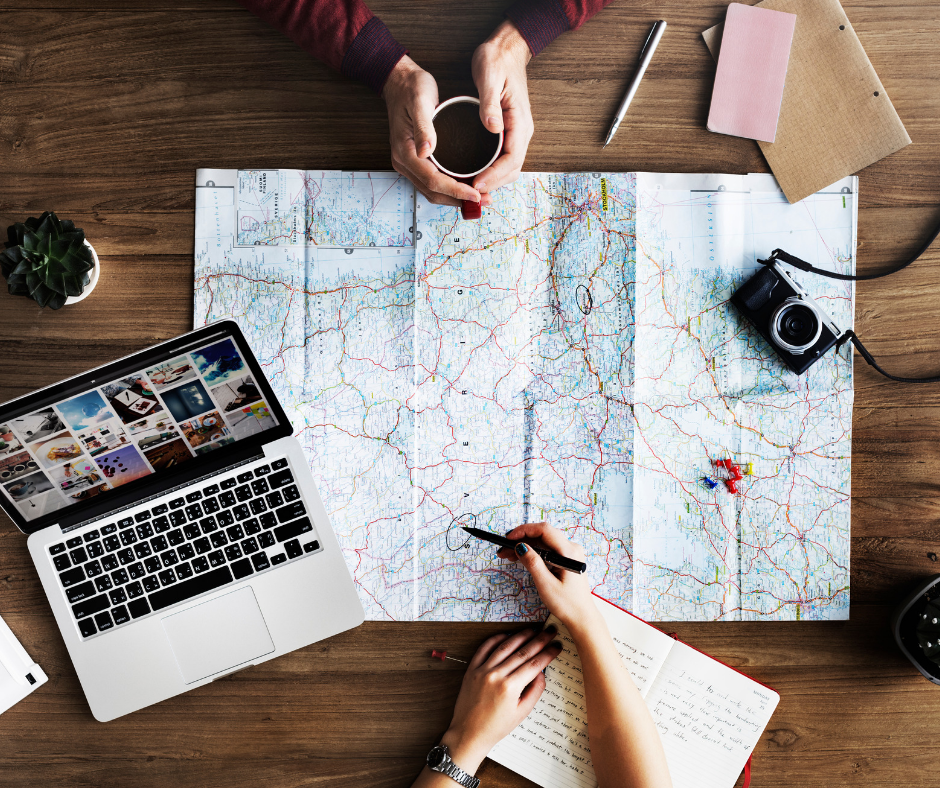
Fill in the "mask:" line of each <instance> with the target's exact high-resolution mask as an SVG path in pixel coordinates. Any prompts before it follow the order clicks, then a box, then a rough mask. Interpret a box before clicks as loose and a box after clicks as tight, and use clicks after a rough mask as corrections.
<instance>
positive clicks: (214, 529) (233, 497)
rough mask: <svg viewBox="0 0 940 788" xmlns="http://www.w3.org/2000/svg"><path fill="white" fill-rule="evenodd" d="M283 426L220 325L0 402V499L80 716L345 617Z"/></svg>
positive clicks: (333, 551) (221, 667) (152, 694)
mask: <svg viewBox="0 0 940 788" xmlns="http://www.w3.org/2000/svg"><path fill="white" fill-rule="evenodd" d="M291 433H292V428H291V424H290V422H289V421H288V419H287V416H286V415H285V413H284V411H283V409H282V407H281V405H280V404H279V403H278V401H277V398H276V397H275V396H274V392H273V391H272V390H271V386H270V385H269V383H268V381H267V379H266V377H265V375H264V373H263V372H262V370H261V367H260V366H259V364H258V362H257V360H256V359H255V357H254V356H253V354H252V353H251V350H250V348H249V347H248V345H247V343H246V342H245V339H244V337H243V336H242V333H241V331H240V330H239V328H238V326H237V325H236V324H235V323H233V322H230V321H224V322H219V323H214V324H212V325H209V326H206V327H205V328H201V329H199V330H197V331H193V332H191V333H189V334H185V335H183V336H181V337H178V338H176V339H173V340H171V341H169V342H165V343H163V344H160V345H157V346H155V347H152V348H149V349H147V350H143V351H141V352H139V353H135V354H134V355H132V356H128V357H126V358H123V359H120V360H118V361H115V362H113V363H111V364H107V365H105V366H103V367H99V368H97V369H94V370H92V371H91V372H88V373H85V374H83V375H79V376H77V377H74V378H71V379H69V380H66V381H63V382H62V383H59V384H56V385H54V386H50V387H48V388H45V389H41V390H39V391H37V392H34V393H32V394H28V395H26V396H25V397H20V398H19V399H16V400H13V401H12V402H8V403H6V404H3V405H0V506H2V508H3V510H4V511H5V512H6V513H7V514H8V515H9V516H10V517H11V518H12V519H13V522H14V523H15V524H16V525H17V527H18V528H19V529H20V530H21V531H23V532H24V533H27V534H29V551H30V554H31V556H32V558H33V562H34V563H35V565H36V569H37V570H38V571H39V576H40V578H41V579H42V584H43V588H44V589H45V591H46V595H47V596H48V598H49V604H50V605H51V606H52V612H53V613H54V614H55V618H56V621H57V622H58V624H59V629H60V630H61V631H62V636H63V638H64V639H65V644H66V646H67V647H68V650H69V654H70V656H71V658H72V661H73V663H74V664H75V669H76V671H77V672H78V677H79V679H80V680H81V683H82V688H83V689H84V691H85V695H86V697H87V698H88V703H89V705H90V706H91V711H92V714H94V716H95V718H96V719H98V720H101V721H102V722H105V721H108V720H113V719H114V718H116V717H120V716H121V715H123V714H127V713H129V712H132V711H135V710H137V709H140V708H143V707H145V706H149V705H150V704H152V703H156V702H157V701H161V700H164V699H166V698H170V697H172V696H174V695H178V694H179V693H181V692H185V691H187V690H190V689H192V688H194V687H198V686H200V685H202V684H207V683H208V682H210V681H214V680H215V679H218V678H220V677H222V676H225V675H228V674H230V673H233V672H235V671H237V670H241V669H243V668H246V667H248V666H250V665H256V664H258V663H259V662H265V661H267V660H269V659H273V658H274V657H277V656H279V655H281V654H286V653H287V652H289V651H293V650H294V649H298V648H301V647H303V646H306V645H308V644H310V643H313V642H315V641H318V640H322V639H323V638H327V637H330V636H331V635H335V634H336V633H338V632H342V631H344V630H346V629H350V628H352V627H355V626H358V625H359V624H360V623H362V621H363V618H364V614H363V609H362V605H361V604H360V602H359V598H358V596H357V594H356V588H355V585H354V584H353V581H352V578H351V577H350V574H349V570H348V569H347V568H346V563H345V561H344V559H343V555H342V552H341V551H340V548H339V545H338V543H337V541H336V536H335V535H334V533H333V529H332V528H331V527H330V521H329V518H328V517H327V514H326V511H325V510H324V508H323V503H322V502H321V500H320V497H319V495H318V494H317V489H316V487H315V485H314V481H313V478H312V476H311V473H310V469H309V467H308V465H307V462H306V460H305V458H304V454H303V452H302V450H301V447H300V444H299V443H298V441H297V440H296V439H295V438H293V437H292V436H291Z"/></svg>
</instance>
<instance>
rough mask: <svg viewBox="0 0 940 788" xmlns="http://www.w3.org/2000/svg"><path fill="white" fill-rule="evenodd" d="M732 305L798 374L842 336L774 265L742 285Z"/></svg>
mask: <svg viewBox="0 0 940 788" xmlns="http://www.w3.org/2000/svg"><path fill="white" fill-rule="evenodd" d="M731 303H732V304H734V305H735V306H736V307H737V308H738V311H739V312H741V314H743V315H744V316H745V317H746V318H747V319H748V320H750V321H751V323H753V324H754V328H756V329H757V330H758V331H759V332H760V334H761V336H762V337H764V339H766V340H767V341H768V342H769V343H770V346H771V347H772V348H773V349H774V350H775V351H776V353H777V355H778V356H780V358H781V360H782V361H783V362H784V363H785V364H786V365H787V366H788V367H789V368H790V369H792V370H793V371H794V372H795V373H796V374H797V375H802V374H803V373H804V372H806V370H808V369H809V368H810V367H811V366H812V365H813V364H815V363H816V362H817V361H818V360H819V359H821V358H822V357H823V355H825V353H826V352H828V350H829V349H830V348H831V347H832V346H833V345H835V344H836V342H838V341H839V338H840V337H841V336H842V332H841V331H839V329H838V327H837V326H836V324H835V323H833V322H832V318H831V317H829V315H827V314H826V313H825V311H823V309H822V308H821V307H820V306H819V304H817V303H816V302H815V301H814V300H813V299H812V298H811V297H810V295H809V293H807V292H806V291H805V290H804V289H803V288H802V287H800V286H799V285H798V284H797V283H796V282H795V281H794V280H793V279H791V278H790V275H789V274H787V272H786V271H784V270H783V269H782V268H780V267H779V266H778V265H777V264H776V263H771V264H770V265H765V266H763V267H762V268H761V270H760V271H758V272H757V273H756V274H754V276H752V277H751V278H750V279H748V280H747V281H746V282H745V283H744V284H743V285H741V287H739V288H738V289H737V290H736V291H735V292H734V294H733V295H732V296H731Z"/></svg>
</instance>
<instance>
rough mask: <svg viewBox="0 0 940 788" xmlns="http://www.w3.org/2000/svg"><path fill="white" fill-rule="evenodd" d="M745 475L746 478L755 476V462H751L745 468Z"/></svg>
mask: <svg viewBox="0 0 940 788" xmlns="http://www.w3.org/2000/svg"><path fill="white" fill-rule="evenodd" d="M744 475H745V476H753V475H754V463H753V462H749V463H748V464H747V465H745V466H744Z"/></svg>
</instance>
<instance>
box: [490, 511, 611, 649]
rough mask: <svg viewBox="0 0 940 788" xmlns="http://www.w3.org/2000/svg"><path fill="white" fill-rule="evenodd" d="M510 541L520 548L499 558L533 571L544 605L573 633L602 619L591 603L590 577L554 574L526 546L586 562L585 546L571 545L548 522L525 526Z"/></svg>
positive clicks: (510, 535) (511, 534)
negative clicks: (597, 618)
mask: <svg viewBox="0 0 940 788" xmlns="http://www.w3.org/2000/svg"><path fill="white" fill-rule="evenodd" d="M506 538H507V539H512V540H514V541H518V542H520V544H517V545H516V549H515V550H513V549H512V548H510V547H504V548H502V549H501V550H500V551H499V552H498V553H497V555H498V556H499V557H500V558H504V559H506V560H508V561H518V562H519V563H520V564H522V565H523V566H524V567H525V568H526V569H528V570H529V574H531V575H532V579H533V580H534V581H535V587H536V588H537V589H538V592H539V596H540V597H541V598H542V601H543V602H544V603H545V604H546V605H547V606H548V609H549V610H550V611H551V612H552V613H554V614H555V615H556V616H558V618H560V619H561V621H562V623H563V624H564V625H565V626H566V627H568V629H570V630H572V633H573V632H574V630H576V629H577V628H579V625H587V624H590V623H591V622H592V621H593V620H594V619H595V618H596V617H597V616H598V615H599V614H598V612H597V608H596V607H595V606H594V602H593V600H592V599H591V586H590V583H589V582H588V579H587V575H579V574H575V573H574V572H566V571H565V570H563V569H557V570H552V569H551V568H550V567H549V566H548V565H547V564H546V563H545V562H544V561H543V560H542V558H541V556H539V555H538V553H536V552H535V550H532V549H529V548H528V547H527V545H526V543H528V544H529V545H534V546H536V547H541V548H548V549H549V550H554V551H555V552H556V553H558V554H559V555H563V556H565V557H566V558H573V559H575V560H576V561H584V560H585V555H584V549H583V548H582V547H581V545H579V544H577V543H576V542H571V541H569V540H568V539H566V538H565V535H564V534H563V533H562V532H561V531H559V530H558V529H557V528H552V526H550V525H549V524H548V523H546V522H540V523H524V524H523V525H520V526H519V527H517V528H513V529H512V530H511V531H510V532H509V533H508V534H506Z"/></svg>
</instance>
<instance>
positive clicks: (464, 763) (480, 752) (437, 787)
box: [414, 729, 489, 788]
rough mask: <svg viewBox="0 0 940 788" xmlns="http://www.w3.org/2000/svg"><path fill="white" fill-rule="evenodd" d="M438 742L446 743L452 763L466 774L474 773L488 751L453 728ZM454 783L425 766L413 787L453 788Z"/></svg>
mask: <svg viewBox="0 0 940 788" xmlns="http://www.w3.org/2000/svg"><path fill="white" fill-rule="evenodd" d="M439 743H440V744H446V745H447V749H448V750H449V751H450V757H451V758H453V760H454V763H456V764H457V765H458V766H459V767H460V768H461V769H463V770H464V771H465V772H466V773H467V774H476V773H477V770H478V769H479V768H480V764H481V763H483V759H484V758H486V754H487V753H488V752H489V748H487V747H486V745H484V744H482V743H480V742H477V741H474V740H473V739H472V738H471V737H469V736H467V735H465V734H463V733H462V732H460V731H456V730H453V729H448V730H447V732H446V733H445V734H444V735H443V736H442V737H441V739H440V742H439ZM455 785H456V783H455V782H454V781H453V780H452V779H451V778H450V777H448V776H447V775H444V774H440V773H439V772H432V771H431V770H430V769H429V768H428V767H427V766H425V767H424V768H423V769H422V770H421V774H419V775H418V779H417V780H415V782H414V788H454V786H455Z"/></svg>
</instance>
